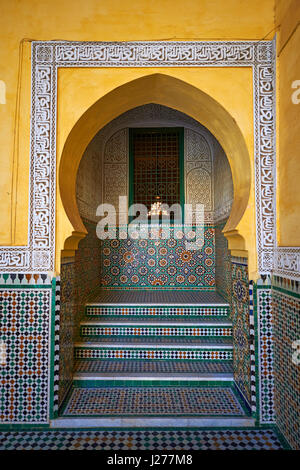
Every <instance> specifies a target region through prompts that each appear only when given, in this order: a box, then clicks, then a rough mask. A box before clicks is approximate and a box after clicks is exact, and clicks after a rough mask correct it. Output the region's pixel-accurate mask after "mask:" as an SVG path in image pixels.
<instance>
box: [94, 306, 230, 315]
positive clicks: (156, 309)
mask: <svg viewBox="0 0 300 470" xmlns="http://www.w3.org/2000/svg"><path fill="white" fill-rule="evenodd" d="M85 313H86V315H87V316H88V317H100V316H101V317H102V318H103V317H107V316H109V317H112V316H116V317H122V318H124V317H132V316H134V317H145V316H146V317H150V318H152V317H174V318H176V317H177V318H178V317H183V318H184V317H196V318H199V317H228V316H229V305H228V304H226V303H224V304H203V305H191V304H188V305H166V304H163V305H162V304H160V305H154V304H151V305H141V304H137V305H128V304H127V305H120V304H115V305H114V304H99V303H95V304H87V305H86V308H85Z"/></svg>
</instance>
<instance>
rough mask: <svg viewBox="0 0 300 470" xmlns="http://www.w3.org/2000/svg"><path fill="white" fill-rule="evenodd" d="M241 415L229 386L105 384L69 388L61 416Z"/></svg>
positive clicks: (241, 410) (240, 409) (240, 408)
mask: <svg viewBox="0 0 300 470" xmlns="http://www.w3.org/2000/svg"><path fill="white" fill-rule="evenodd" d="M98 415H101V416H138V415H140V416H141V415H142V416H208V415H209V416H212V417H213V416H245V412H244V410H243V409H242V407H241V405H240V403H239V401H238V399H237V398H236V396H235V394H234V393H233V391H232V390H231V388H229V387H106V388H84V387H82V388H79V387H78V388H77V387H75V388H74V389H73V391H72V394H71V397H70V399H69V401H68V404H67V406H66V408H65V410H64V412H63V416H85V417H87V416H98Z"/></svg>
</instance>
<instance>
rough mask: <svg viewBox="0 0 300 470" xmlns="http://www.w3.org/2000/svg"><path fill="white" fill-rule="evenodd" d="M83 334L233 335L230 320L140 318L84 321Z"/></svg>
mask: <svg viewBox="0 0 300 470" xmlns="http://www.w3.org/2000/svg"><path fill="white" fill-rule="evenodd" d="M80 335H81V336H93V337H95V336H100V337H101V336H121V337H123V336H126V337H128V336H133V337H137V336H143V337H145V336H155V337H166V336H167V337H173V336H175V337H188V336H192V337H201V336H205V337H231V336H232V327H231V324H230V322H219V323H209V322H200V321H198V322H195V321H194V322H192V321H191V322H189V323H187V322H182V323H179V322H177V323H176V324H175V325H174V324H173V323H172V321H171V320H170V321H164V322H159V323H158V322H157V323H151V324H150V325H146V324H145V323H144V324H142V323H140V322H139V321H138V320H137V321H135V322H133V321H131V322H129V321H126V323H125V322H124V320H123V322H120V321H117V320H115V321H114V322H111V323H107V322H102V321H100V320H99V321H96V322H95V321H94V322H91V321H83V322H81V325H80Z"/></svg>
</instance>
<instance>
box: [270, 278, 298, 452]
mask: <svg viewBox="0 0 300 470" xmlns="http://www.w3.org/2000/svg"><path fill="white" fill-rule="evenodd" d="M282 284H286V285H287V284H288V282H287V281H282ZM272 306H273V335H274V346H273V348H274V353H273V354H274V360H273V361H274V366H273V367H274V405H275V415H276V424H277V426H278V427H279V429H280V431H281V432H282V433H283V434H284V436H285V438H286V439H287V441H288V442H289V444H290V445H291V446H292V447H293V448H294V449H298V450H299V449H300V388H299V384H300V363H299V358H300V354H299V340H300V315H299V312H300V295H299V294H295V293H294V294H293V293H292V292H290V291H288V290H285V291H284V290H283V289H281V288H279V287H276V286H274V287H273V286H272ZM294 342H297V343H294ZM295 345H296V346H295ZM293 346H294V347H293ZM269 373H270V372H269ZM272 398H273V397H272Z"/></svg>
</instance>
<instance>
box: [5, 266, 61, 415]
mask: <svg viewBox="0 0 300 470" xmlns="http://www.w3.org/2000/svg"><path fill="white" fill-rule="evenodd" d="M19 276H23V275H19ZM35 281H36V280H35V279H34V278H33V277H32V278H31V279H30V282H28V280H27V279H26V277H25V276H24V277H23V279H22V284H20V282H17V281H16V280H15V281H14V282H12V283H11V284H10V285H9V284H8V283H7V284H6V285H1V286H0V340H1V343H2V347H3V348H4V349H5V356H6V357H5V360H4V361H2V363H1V365H0V377H1V383H0V422H1V423H2V424H14V423H22V424H26V423H27V424H29V423H32V424H43V423H47V422H48V421H49V412H50V399H51V396H52V390H51V389H50V378H51V377H50V370H51V367H52V366H51V355H50V354H51V353H50V345H51V319H52V307H53V306H54V304H53V305H52V286H51V284H48V285H46V284H42V285H39V284H36V283H35ZM53 317H54V316H53Z"/></svg>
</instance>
